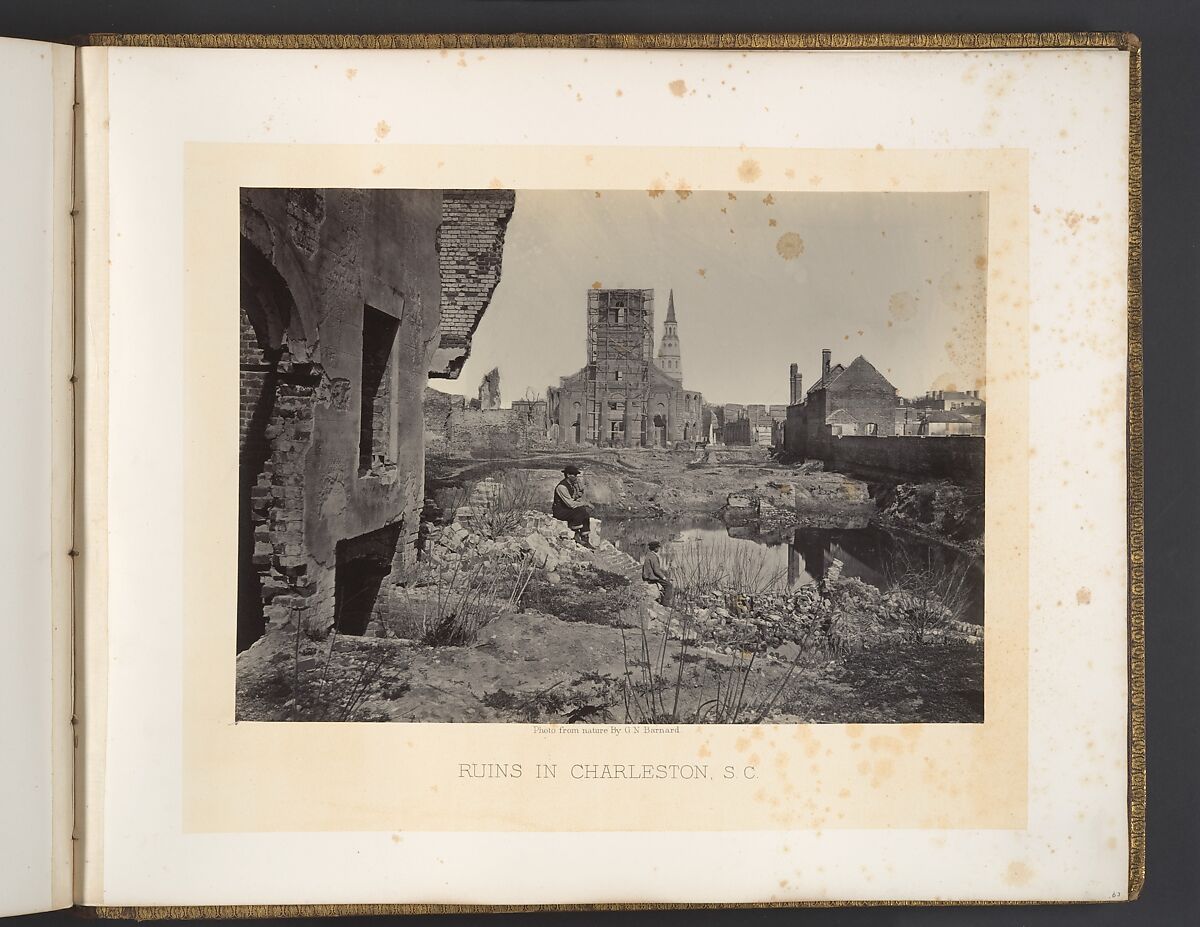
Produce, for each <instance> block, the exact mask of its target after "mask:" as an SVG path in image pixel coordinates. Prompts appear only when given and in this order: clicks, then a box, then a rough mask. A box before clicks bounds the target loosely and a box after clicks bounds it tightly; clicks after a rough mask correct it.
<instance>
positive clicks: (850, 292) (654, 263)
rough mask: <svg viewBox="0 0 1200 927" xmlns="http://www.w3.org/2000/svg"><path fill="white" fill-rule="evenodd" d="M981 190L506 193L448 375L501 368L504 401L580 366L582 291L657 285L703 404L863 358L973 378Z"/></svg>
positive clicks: (913, 371) (942, 385) (947, 378)
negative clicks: (483, 300)
mask: <svg viewBox="0 0 1200 927" xmlns="http://www.w3.org/2000/svg"><path fill="white" fill-rule="evenodd" d="M986 254H987V197H986V194H982V193H808V192H805V193H770V194H768V193H766V192H762V191H759V192H746V191H742V192H739V193H737V194H736V195H734V194H731V193H725V192H711V191H704V192H692V193H687V192H686V191H685V195H680V194H679V193H677V192H675V191H654V192H653V193H649V192H647V191H645V190H638V191H612V190H604V191H593V190H570V191H540V190H518V191H517V195H516V207H515V209H514V211H513V216H512V220H511V222H510V223H509V226H508V230H507V234H506V238H505V243H504V256H503V262H502V268H501V277H500V283H499V285H498V286H497V287H496V291H495V293H494V294H493V296H492V301H491V304H490V305H489V307H488V309H487V311H486V312H485V313H484V316H483V320H482V321H481V322H480V325H479V328H478V330H477V331H476V334H475V337H474V340H473V343H472V349H471V356H470V358H469V359H468V361H467V363H466V364H465V366H464V367H463V371H462V373H461V374H460V376H459V378H458V380H439V381H435V382H434V383H432V385H433V386H435V387H436V388H438V389H441V390H444V391H447V392H455V393H461V394H464V395H468V396H474V395H475V394H476V391H477V389H478V386H479V382H480V380H481V379H482V378H483V376H484V374H485V373H487V371H489V370H490V369H491V368H493V367H498V368H499V369H500V389H501V397H502V402H503V404H504V405H508V404H509V403H511V402H512V400H513V399H520V398H522V397H523V396H525V395H526V393H527V392H529V391H532V392H533V393H536V394H537V395H539V396H543V395H545V392H546V387H547V386H551V385H557V384H558V381H559V378H560V377H563V376H568V375H570V374H572V373H574V372H576V371H577V370H579V369H580V368H581V367H582V366H583V365H584V363H585V360H586V347H585V336H586V308H587V290H588V289H589V288H590V287H594V286H603V287H629V288H636V289H653V290H654V291H655V327H656V332H655V350H656V351H657V346H658V343H659V342H660V341H661V338H662V325H663V319H664V318H665V317H666V314H667V295H668V292H669V291H670V290H672V289H673V290H674V292H675V312H676V316H677V318H678V320H679V325H678V331H679V339H680V342H681V346H682V349H681V355H682V367H683V379H684V385H685V386H686V387H687V388H688V389H691V390H699V391H700V392H702V393H703V394H704V398H705V401H707V402H711V403H766V404H771V403H786V402H787V401H788V372H789V366H790V365H791V364H792V363H798V364H799V365H800V372H801V373H802V374H803V376H804V384H805V389H807V388H808V386H810V385H812V383H814V382H815V381H816V379H817V377H819V375H820V367H821V350H822V348H829V349H830V350H831V351H832V352H833V363H835V364H837V363H845V364H849V363H850V361H852V360H853V359H854V358H855V357H857V356H858V355H860V354H861V355H863V356H864V357H866V359H867V360H868V361H870V362H871V363H872V364H874V365H875V367H877V368H878V369H879V371H880V372H881V373H882V374H884V376H886V377H887V378H888V379H889V380H890V381H891V382H892V384H893V385H895V386H896V387H897V388H898V389H899V391H900V394H901V395H902V396H919V395H923V394H924V393H925V392H926V391H927V390H930V389H980V390H985V384H984V309H985V287H986V261H987V258H986Z"/></svg>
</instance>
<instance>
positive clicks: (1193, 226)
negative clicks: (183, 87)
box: [0, 0, 1200, 927]
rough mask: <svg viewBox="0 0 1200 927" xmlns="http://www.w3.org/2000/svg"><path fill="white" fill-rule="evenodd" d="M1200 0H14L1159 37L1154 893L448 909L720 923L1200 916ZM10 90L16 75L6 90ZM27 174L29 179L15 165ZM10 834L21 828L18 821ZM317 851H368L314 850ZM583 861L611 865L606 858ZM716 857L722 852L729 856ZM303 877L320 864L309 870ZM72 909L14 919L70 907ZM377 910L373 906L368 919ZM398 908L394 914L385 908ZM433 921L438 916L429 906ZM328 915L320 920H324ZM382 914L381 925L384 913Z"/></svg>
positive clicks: (155, 26) (72, 20) (1146, 63)
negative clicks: (659, 908)
mask: <svg viewBox="0 0 1200 927" xmlns="http://www.w3.org/2000/svg"><path fill="white" fill-rule="evenodd" d="M1197 9H1200V4H1197V3H1195V2H1194V0H1179V2H1166V0H1141V2H1118V0H1071V2H1067V0H1040V2H1039V0H983V2H979V0H975V2H970V0H906V2H903V3H900V2H885V0H860V2H852V0H810V2H792V3H788V2H781V0H774V2H771V0H736V2H731V0H691V2H685V0H670V2H668V0H659V2H655V3H652V2H649V0H641V2H639V0H613V2H603V0H581V2H565V0H528V2H517V0H441V2H425V0H277V2H270V0H258V2H256V0H127V2H103V0H101V2H97V0H91V2H89V0H59V2H45V3H43V4H38V3H36V0H24V2H22V0H3V2H2V3H0V35H8V36H18V37H24V38H34V39H44V40H49V41H65V40H69V39H70V37H72V36H75V35H80V34H83V33H87V32H326V33H329V32H338V33H370V32H568V33H575V32H1035V31H1036V32H1057V31H1066V32H1073V31H1131V32H1134V33H1136V34H1137V35H1138V36H1140V38H1141V39H1142V43H1143V79H1144V84H1143V94H1144V107H1143V115H1144V126H1143V127H1144V142H1143V150H1144V168H1145V177H1144V181H1145V183H1144V200H1143V203H1144V213H1143V216H1144V225H1143V227H1144V248H1145V285H1144V291H1143V292H1144V302H1145V334H1144V337H1145V365H1146V374H1145V389H1146V563H1147V565H1146V577H1147V588H1146V636H1147V649H1148V655H1147V705H1148V710H1147V713H1148V734H1147V743H1148V761H1147V763H1148V770H1149V796H1150V797H1149V820H1148V825H1147V834H1148V836H1147V845H1148V854H1147V857H1148V864H1147V878H1146V886H1145V889H1144V891H1143V893H1142V898H1141V900H1140V901H1137V902H1135V903H1133V904H1123V905H1065V906H1054V907H1051V906H1023V907H974V908H830V909H805V910H787V909H784V910H760V911H733V910H725V911H697V912H628V913H584V914H561V913H559V914H553V913H550V914H533V915H488V916H486V918H484V917H482V916H478V915H475V916H468V915H461V916H460V915H451V916H439V917H437V919H436V921H435V923H436V924H437V925H439V927H443V925H444V927H460V925H465V924H474V923H478V922H479V921H481V920H484V921H485V923H487V924H489V925H496V927H502V925H509V924H515V923H518V922H520V923H531V924H538V925H547V927H549V925H552V924H561V923H567V922H568V921H569V922H571V923H580V922H587V923H592V922H601V921H604V922H618V921H619V922H623V923H636V924H655V925H661V927H676V925H678V927H684V925H686V927H708V925H716V924H735V923H743V922H745V923H757V924H773V925H774V924H785V923H786V924H791V923H795V922H797V921H798V920H803V921H804V922H805V923H815V924H822V925H827V924H839V925H840V924H845V925H858V924H871V925H879V924H889V925H918V924H921V925H923V924H937V925H951V924H953V925H959V924H1018V925H1025V924H1029V925H1040V924H1070V925H1082V924H1086V925H1093V924H1094V925H1109V924H1170V925H1175V924H1179V925H1184V924H1194V923H1200V854H1198V852H1197V849H1198V843H1200V841H1198V831H1200V823H1198V822H1200V811H1198V810H1197V800H1196V799H1197V795H1196V789H1195V785H1196V783H1197V776H1196V772H1195V770H1196V764H1197V759H1198V757H1197V741H1198V738H1197V730H1198V728H1200V722H1198V720H1197V712H1198V711H1200V699H1198V697H1197V696H1198V692H1197V687H1196V685H1195V679H1196V676H1197V673H1198V671H1200V667H1198V666H1197V663H1198V662H1200V661H1198V658H1200V645H1198V642H1200V638H1198V635H1197V623H1198V622H1197V617H1198V616H1197V609H1196V607H1195V605H1194V601H1193V600H1194V595H1193V593H1191V592H1189V590H1193V592H1194V590H1195V584H1196V578H1197V576H1198V575H1200V569H1198V568H1200V557H1198V556H1197V547H1196V546H1195V545H1194V544H1193V543H1192V533H1193V532H1192V526H1193V525H1194V524H1195V523H1196V520H1197V515H1198V511H1197V493H1196V487H1195V484H1194V483H1193V482H1192V479H1193V478H1194V477H1196V476H1197V474H1198V472H1200V457H1198V454H1197V450H1198V449H1200V416H1198V414H1197V412H1198V410H1200V382H1198V376H1197V375H1198V372H1200V337H1198V328H1200V313H1198V312H1197V309H1198V308H1200V307H1198V295H1200V249H1198V247H1197V245H1198V242H1200V233H1198V231H1197V228H1198V224H1200V209H1198V206H1200V202H1198V200H1200V197H1198V196H1197V177H1198V176H1200V152H1198V145H1197V143H1198V141H1200V131H1198V122H1200V120H1198V119H1197V116H1198V105H1197V103H1198V99H1200V92H1198V90H1197V88H1198V87H1200V17H1198V14H1197ZM0 92H2V90H0ZM9 182H12V180H11V179H10V181H9ZM0 839H3V835H2V834H0ZM311 862H312V865H313V866H316V867H327V866H335V865H352V864H353V863H352V862H351V861H350V860H339V859H328V860H320V859H313V860H312V861H311ZM579 863H580V865H581V866H587V867H595V868H596V869H598V870H600V871H603V870H604V868H605V864H604V860H602V859H581V860H580V861H579ZM713 864H714V865H722V864H723V863H722V861H720V860H714V861H713ZM298 876H299V877H301V878H302V877H303V874H302V873H298ZM76 916H77V915H72V914H70V913H65V914H64V913H59V914H51V915H43V916H38V917H36V918H34V917H31V918H21V919H17V920H15V921H13V923H14V924H22V925H23V924H25V923H33V922H35V921H36V922H40V923H42V924H49V923H69V922H70V921H71V920H73V918H74V917H76ZM356 920H364V921H365V919H356ZM385 920H391V919H379V920H377V921H376V923H382V922H383V921H385ZM421 920H423V921H427V922H428V921H431V920H432V919H431V918H421ZM314 923H315V922H314ZM372 927H374V925H372Z"/></svg>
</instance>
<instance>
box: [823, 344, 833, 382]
mask: <svg viewBox="0 0 1200 927" xmlns="http://www.w3.org/2000/svg"><path fill="white" fill-rule="evenodd" d="M832 353H833V352H832V351H830V350H829V348H826V349H825V350H824V351H822V352H821V376H822V377H827V376H829V357H830V355H831V354H832Z"/></svg>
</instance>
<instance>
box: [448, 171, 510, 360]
mask: <svg viewBox="0 0 1200 927" xmlns="http://www.w3.org/2000/svg"><path fill="white" fill-rule="evenodd" d="M515 204H516V193H515V192H514V191H512V190H446V191H443V193H442V223H441V227H440V228H439V229H438V235H437V254H438V267H439V270H440V273H441V281H442V293H441V323H440V326H439V329H438V332H439V343H438V350H437V353H436V354H435V356H434V360H433V362H432V365H431V367H430V370H429V373H430V376H433V377H448V378H451V379H453V378H456V377H457V376H458V374H459V371H460V370H462V365H463V364H464V363H465V362H466V359H467V356H468V354H469V353H470V349H471V336H472V335H473V334H474V333H475V329H476V328H477V327H478V325H479V320H480V319H481V318H482V317H483V312H484V310H485V309H486V308H487V306H488V303H490V302H491V299H492V293H493V292H495V289H496V286H497V285H498V284H499V283H500V271H501V267H502V261H501V258H502V256H503V254H504V236H505V232H506V231H507V229H508V222H509V220H510V219H511V218H512V213H513V208H514V206H515Z"/></svg>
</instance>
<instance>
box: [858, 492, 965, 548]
mask: <svg viewBox="0 0 1200 927" xmlns="http://www.w3.org/2000/svg"><path fill="white" fill-rule="evenodd" d="M877 504H878V506H879V514H878V520H879V521H880V523H882V524H885V525H891V526H894V527H899V528H905V529H907V530H909V531H913V532H916V533H918V534H924V535H927V536H931V537H934V538H936V539H938V540H940V541H948V542H950V543H951V544H953V545H955V546H956V547H959V548H961V549H964V550H967V551H969V552H971V553H975V554H982V553H983V493H982V492H981V491H973V490H970V489H967V488H965V487H962V486H959V485H957V484H955V483H951V482H949V481H946V480H942V481H935V482H929V483H900V484H899V485H896V486H892V487H888V488H886V489H885V490H883V491H881V492H880V493H879V495H878V498H877Z"/></svg>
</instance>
